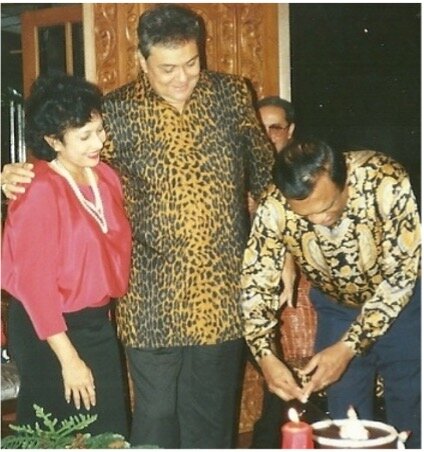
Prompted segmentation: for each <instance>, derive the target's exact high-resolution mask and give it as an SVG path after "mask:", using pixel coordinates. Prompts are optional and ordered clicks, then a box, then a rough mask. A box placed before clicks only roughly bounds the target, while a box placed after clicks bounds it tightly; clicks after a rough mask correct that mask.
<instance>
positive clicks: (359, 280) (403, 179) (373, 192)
mask: <svg viewBox="0 0 424 452" xmlns="http://www.w3.org/2000/svg"><path fill="white" fill-rule="evenodd" d="M274 183H275V185H273V186H271V187H270V188H269V189H268V191H267V194H266V196H265V198H264V199H263V200H262V202H261V203H260V205H259V207H258V210H257V212H256V216H255V220H254V223H253V227H252V231H251V234H250V239H249V242H248V247H247V249H246V251H245V255H244V263H243V274H242V288H243V299H242V309H243V316H244V332H245V337H246V339H247V342H248V344H249V346H250V348H251V350H252V353H253V354H254V356H255V358H256V360H257V361H258V363H259V365H260V366H261V368H262V371H263V374H264V376H265V379H266V381H267V383H268V386H269V388H270V390H271V391H273V392H275V393H276V394H277V395H279V396H280V397H281V398H282V399H284V400H292V399H295V398H296V399H299V400H301V401H305V400H307V399H308V397H309V396H310V394H311V393H312V392H315V391H319V390H322V389H323V388H326V391H327V395H328V402H329V411H330V415H331V416H332V417H333V418H345V417H346V413H347V409H348V407H349V405H352V406H353V407H354V408H355V410H356V411H357V413H358V415H359V417H360V418H363V419H372V417H373V407H372V404H373V395H374V391H373V390H374V381H375V375H376V373H377V372H378V373H380V374H381V375H382V377H383V379H384V382H385V403H386V414H387V422H389V423H390V424H392V425H394V426H395V427H396V428H397V429H398V430H399V431H402V430H407V431H410V432H411V435H410V438H409V444H408V446H409V447H416V448H420V444H421V443H420V426H421V415H420V408H421V400H420V392H421V390H420V383H421V367H420V360H421V349H420V346H421V338H420V328H421V313H420V279H419V276H420V219H419V213H418V208H417V203H416V199H415V196H414V194H413V192H412V189H411V185H410V181H409V178H408V175H407V174H406V172H405V170H404V169H403V168H402V166H401V165H399V164H398V163H397V162H395V161H394V160H392V159H391V158H390V157H388V156H385V155H383V154H380V153H377V152H374V151H355V152H346V153H343V154H342V153H340V154H338V153H336V152H334V151H333V150H332V149H331V148H330V147H329V146H328V145H326V144H325V143H323V142H319V141H305V142H294V143H292V144H290V145H289V146H288V147H287V148H286V149H285V151H284V152H283V153H280V154H279V155H278V156H277V158H276V163H275V166H274ZM286 252H289V253H290V254H291V255H292V256H293V257H294V259H295V261H296V263H297V264H298V265H299V266H300V268H301V269H302V272H303V273H304V274H305V275H306V276H307V277H308V279H309V280H310V281H311V283H312V288H311V292H310V297H311V301H312V303H313V304H314V306H315V308H316V311H317V315H318V328H317V336H316V342H315V349H316V354H315V355H314V356H313V358H312V359H311V360H310V361H309V363H308V364H307V365H306V367H305V368H304V369H303V373H304V374H305V375H307V376H308V377H309V381H308V383H306V384H305V385H304V386H300V385H299V384H298V383H297V382H296V381H295V379H294V377H293V375H292V374H291V372H290V371H289V369H288V368H287V366H285V365H284V363H283V362H281V361H280V360H279V359H278V358H277V357H276V356H275V355H274V354H273V351H272V343H273V337H272V334H273V333H272V331H273V327H274V326H275V324H276V323H277V322H278V317H277V316H276V315H274V314H275V313H276V312H277V311H278V308H279V290H278V288H279V279H280V275H281V269H282V265H283V263H284V257H285V254H286ZM299 394H300V395H299Z"/></svg>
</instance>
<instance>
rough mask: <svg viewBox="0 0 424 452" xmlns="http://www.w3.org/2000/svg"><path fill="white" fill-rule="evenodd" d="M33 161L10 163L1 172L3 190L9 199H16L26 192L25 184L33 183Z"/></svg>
mask: <svg viewBox="0 0 424 452" xmlns="http://www.w3.org/2000/svg"><path fill="white" fill-rule="evenodd" d="M33 167H34V165H33V164H32V163H28V162H25V163H8V164H7V165H4V167H3V170H2V172H1V190H2V192H3V193H4V195H5V196H6V198H8V199H16V198H17V195H19V194H21V193H25V185H22V184H29V183H31V181H32V179H33V177H34V172H33V171H32V168H33Z"/></svg>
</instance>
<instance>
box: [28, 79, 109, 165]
mask: <svg viewBox="0 0 424 452" xmlns="http://www.w3.org/2000/svg"><path fill="white" fill-rule="evenodd" d="M101 112H102V93H101V91H100V89H99V88H98V87H97V86H96V85H93V84H92V83H90V82H88V81H87V80H84V79H83V78H79V77H76V76H73V75H65V74H59V75H51V76H41V77H39V78H38V79H37V80H36V81H35V82H34V83H33V85H32V87H31V92H30V95H29V97H28V99H27V100H26V103H25V142H26V146H27V147H28V148H29V149H30V150H31V152H32V153H33V155H34V156H35V157H37V158H38V159H41V160H47V161H51V160H53V159H54V158H56V156H57V153H56V152H55V151H54V150H53V149H52V148H51V147H50V146H49V144H48V143H47V142H46V140H45V139H44V137H45V136H46V135H47V136H53V137H55V138H57V139H59V140H62V141H63V137H64V135H65V132H66V131H67V130H69V129H71V128H79V127H83V126H85V125H86V124H87V123H88V122H90V121H91V119H92V116H93V114H95V113H98V114H101Z"/></svg>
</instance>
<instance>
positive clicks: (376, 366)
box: [310, 280, 421, 448]
mask: <svg viewBox="0 0 424 452" xmlns="http://www.w3.org/2000/svg"><path fill="white" fill-rule="evenodd" d="M310 297H311V301H312V303H313V305H314V306H315V309H316V311H317V318H318V325H317V335H316V341H315V349H316V352H318V351H321V350H323V349H324V348H326V347H328V346H330V345H332V344H334V343H335V342H337V341H338V340H339V339H340V338H341V336H342V335H343V334H344V333H345V332H346V330H347V329H348V328H349V326H350V324H351V323H352V322H353V321H354V320H355V318H356V317H357V316H358V314H359V312H360V310H359V309H354V308H348V307H343V306H340V305H338V304H336V303H335V302H334V301H331V300H330V299H329V298H328V297H327V296H326V295H325V294H324V293H323V292H321V291H320V290H318V289H316V288H312V289H311V291H310ZM377 373H378V374H379V375H381V376H382V377H383V380H384V401H385V409H386V417H387V422H388V423H389V424H391V425H393V426H394V427H395V428H396V429H397V430H398V431H410V432H411V435H410V437H409V440H408V442H407V447H410V448H420V447H421V281H420V280H419V281H418V282H417V284H416V286H415V290H414V293H413V296H412V298H411V300H410V302H409V303H408V304H407V306H406V307H405V308H404V309H403V311H402V312H401V314H400V315H399V317H398V318H397V319H396V320H395V322H394V323H393V324H392V326H391V327H390V328H389V330H388V331H387V332H386V334H384V335H383V336H382V337H381V338H379V339H378V341H377V342H376V343H375V344H374V345H373V346H372V347H371V348H370V349H369V351H368V352H367V353H366V354H365V355H361V356H356V357H355V358H354V359H353V360H352V361H351V362H350V364H349V366H348V368H347V370H346V371H345V373H344V374H343V375H342V377H341V378H340V380H338V381H337V382H336V383H333V384H332V385H331V386H330V387H329V388H327V397H328V408H329V412H330V415H331V416H332V417H333V418H334V419H342V418H345V417H346V412H347V409H348V407H349V405H352V406H353V407H354V408H355V410H356V412H357V413H358V417H359V418H361V419H372V418H373V412H374V411H373V410H374V407H373V402H374V387H375V378H376V375H377Z"/></svg>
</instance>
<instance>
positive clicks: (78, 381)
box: [62, 357, 96, 410]
mask: <svg viewBox="0 0 424 452" xmlns="http://www.w3.org/2000/svg"><path fill="white" fill-rule="evenodd" d="M62 376H63V386H64V389H65V399H66V401H67V402H68V403H69V402H70V401H71V399H72V400H73V402H74V404H75V406H76V408H77V409H78V410H79V409H80V407H81V402H82V404H83V405H84V407H85V408H86V409H87V410H89V409H90V407H91V406H95V405H96V388H95V385H94V377H93V374H92V373H91V370H90V369H89V368H88V367H87V365H86V364H85V362H84V361H83V360H82V359H80V358H79V357H76V359H73V360H72V361H69V362H68V363H66V364H65V365H63V366H62Z"/></svg>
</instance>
